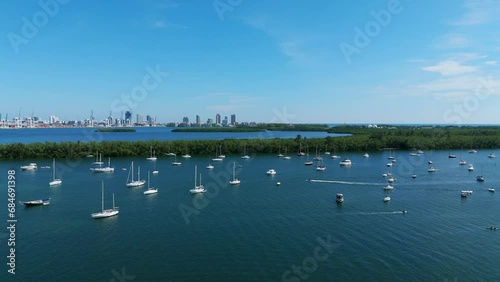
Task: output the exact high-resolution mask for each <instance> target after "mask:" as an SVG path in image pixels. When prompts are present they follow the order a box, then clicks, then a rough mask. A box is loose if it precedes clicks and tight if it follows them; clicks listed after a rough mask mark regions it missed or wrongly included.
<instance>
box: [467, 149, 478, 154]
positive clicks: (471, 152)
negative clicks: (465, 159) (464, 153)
mask: <svg viewBox="0 0 500 282" xmlns="http://www.w3.org/2000/svg"><path fill="white" fill-rule="evenodd" d="M475 153H477V151H476V150H474V149H470V150H469V154H475Z"/></svg>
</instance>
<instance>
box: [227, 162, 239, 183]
mask: <svg viewBox="0 0 500 282" xmlns="http://www.w3.org/2000/svg"><path fill="white" fill-rule="evenodd" d="M240 183H241V181H240V180H239V179H238V178H236V162H233V180H230V181H229V184H231V185H238V184H240Z"/></svg>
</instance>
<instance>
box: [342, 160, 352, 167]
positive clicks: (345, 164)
mask: <svg viewBox="0 0 500 282" xmlns="http://www.w3.org/2000/svg"><path fill="white" fill-rule="evenodd" d="M339 165H340V166H351V165H352V162H351V160H350V159H344V160H343V161H341V162H339Z"/></svg>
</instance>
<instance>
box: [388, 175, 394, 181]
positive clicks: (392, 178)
mask: <svg viewBox="0 0 500 282" xmlns="http://www.w3.org/2000/svg"><path fill="white" fill-rule="evenodd" d="M394 181H396V178H395V177H394V176H392V175H389V176H388V178H387V182H389V183H393V182H394Z"/></svg>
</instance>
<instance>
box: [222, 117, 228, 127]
mask: <svg viewBox="0 0 500 282" xmlns="http://www.w3.org/2000/svg"><path fill="white" fill-rule="evenodd" d="M228 122H229V121H228V119H227V116H224V120H223V121H222V125H227V123H228Z"/></svg>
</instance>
